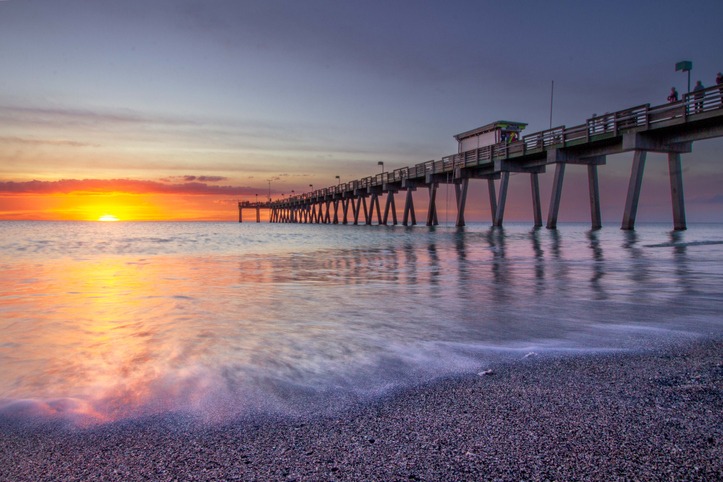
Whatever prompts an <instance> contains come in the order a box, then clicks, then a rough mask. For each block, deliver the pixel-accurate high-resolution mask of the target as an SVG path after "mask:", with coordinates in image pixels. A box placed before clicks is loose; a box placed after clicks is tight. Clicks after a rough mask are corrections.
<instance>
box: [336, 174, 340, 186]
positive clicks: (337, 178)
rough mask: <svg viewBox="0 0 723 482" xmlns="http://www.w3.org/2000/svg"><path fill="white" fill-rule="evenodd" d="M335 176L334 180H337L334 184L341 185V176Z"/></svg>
mask: <svg viewBox="0 0 723 482" xmlns="http://www.w3.org/2000/svg"><path fill="white" fill-rule="evenodd" d="M335 177H336V180H337V181H338V182H337V183H336V185H337V186H341V177H339V176H335Z"/></svg>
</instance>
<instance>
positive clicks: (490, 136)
mask: <svg viewBox="0 0 723 482" xmlns="http://www.w3.org/2000/svg"><path fill="white" fill-rule="evenodd" d="M525 127H527V124H525V123H524V122H510V121H497V122H492V123H491V124H487V125H484V126H482V127H478V128H476V129H472V130H471V131H467V132H462V133H461V134H457V135H456V136H454V138H455V139H457V152H459V153H462V152H466V151H471V150H473V149H479V148H480V147H487V146H491V145H493V144H498V143H500V142H514V141H516V140H519V139H521V137H520V132H521V131H522V130H523V129H524V128H525Z"/></svg>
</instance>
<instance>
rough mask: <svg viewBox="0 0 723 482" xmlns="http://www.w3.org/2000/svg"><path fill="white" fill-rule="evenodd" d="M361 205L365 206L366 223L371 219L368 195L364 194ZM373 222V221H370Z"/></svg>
mask: <svg viewBox="0 0 723 482" xmlns="http://www.w3.org/2000/svg"><path fill="white" fill-rule="evenodd" d="M361 202H362V203H361V205H362V207H363V208H364V223H365V224H366V222H367V221H370V218H369V209H367V198H366V196H362V198H361ZM369 224H371V221H370V222H369Z"/></svg>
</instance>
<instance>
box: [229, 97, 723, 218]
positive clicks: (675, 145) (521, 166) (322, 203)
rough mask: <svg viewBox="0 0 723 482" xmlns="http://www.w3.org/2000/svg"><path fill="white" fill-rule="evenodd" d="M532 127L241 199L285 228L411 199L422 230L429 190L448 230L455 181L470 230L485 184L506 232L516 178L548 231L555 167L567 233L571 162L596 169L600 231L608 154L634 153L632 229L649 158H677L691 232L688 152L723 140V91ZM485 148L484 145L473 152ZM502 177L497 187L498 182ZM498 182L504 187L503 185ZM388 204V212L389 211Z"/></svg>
mask: <svg viewBox="0 0 723 482" xmlns="http://www.w3.org/2000/svg"><path fill="white" fill-rule="evenodd" d="M524 126H525V124H522V123H511V122H505V121H500V122H497V123H493V124H489V125H487V126H484V127H481V128H479V129H475V130H472V131H468V132H466V133H462V134H458V135H457V136H455V138H457V140H458V142H459V152H458V153H457V154H453V155H450V156H446V157H444V158H442V159H441V160H437V161H428V162H424V163H420V164H416V165H414V166H410V167H404V168H401V169H396V170H394V171H391V172H382V173H380V174H377V175H375V176H369V177H365V178H363V179H359V180H356V181H351V182H347V183H339V184H338V185H337V186H331V187H328V188H324V189H318V190H315V191H311V192H307V193H303V194H298V195H294V196H290V197H289V198H286V199H283V200H279V201H269V202H266V203H250V202H247V203H239V222H241V212H242V209H243V208H244V207H248V208H255V209H256V219H257V222H258V220H259V209H260V208H267V209H270V211H271V212H270V221H271V222H277V223H328V224H350V223H351V224H359V223H364V224H367V225H371V224H380V225H386V224H389V223H390V222H391V223H392V224H398V219H397V211H396V205H395V195H396V194H397V193H399V192H401V191H404V192H405V193H406V195H405V198H404V199H405V200H404V210H403V215H402V224H403V225H405V226H408V225H415V224H417V217H416V213H415V209H414V196H413V193H414V192H415V191H416V190H417V189H427V190H428V191H429V206H428V210H427V214H426V224H427V225H428V226H433V225H436V224H438V219H437V190H438V188H439V185H440V184H448V185H450V184H451V185H453V187H454V193H455V201H456V208H457V209H456V220H455V224H456V226H464V225H465V219H464V212H465V204H466V199H467V191H468V187H469V180H470V179H485V180H487V187H488V191H489V198H490V206H491V213H490V214H491V218H492V223H493V225H494V226H502V222H503V219H504V213H505V201H506V198H507V187H508V183H509V178H510V174H511V173H527V174H529V175H530V189H531V191H532V206H531V208H532V214H533V219H534V225H535V226H536V227H539V226H542V208H541V203H540V192H539V180H538V177H539V175H540V174H542V173H545V172H546V169H547V166H550V165H554V166H555V170H554V178H553V187H552V194H551V198H550V203H549V209H548V212H547V228H549V229H555V228H556V227H557V219H558V211H559V207H560V198H561V195H562V186H563V181H564V177H565V169H566V167H567V166H568V165H583V166H586V167H587V173H588V186H589V203H590V216H591V224H592V228H593V229H597V228H600V227H601V226H602V220H601V214H600V191H599V187H598V166H602V165H605V163H606V157H607V156H608V155H613V154H619V153H622V152H630V151H633V152H634V158H633V164H632V170H631V174H630V180H629V184H628V191H627V198H626V202H625V210H624V213H623V220H622V226H621V227H622V229H626V230H631V229H634V227H635V218H636V214H637V209H638V201H639V198H640V188H641V185H642V180H643V172H644V170H645V159H646V155H647V153H648V152H662V153H666V154H667V155H668V168H669V175H670V189H671V197H672V208H673V224H674V229H675V230H683V229H686V219H685V202H684V195H683V170H682V160H681V154H685V153H689V152H691V150H692V144H693V142H694V141H698V140H703V139H710V138H715V137H721V136H723V91H722V90H721V88H720V86H714V87H710V88H708V89H705V90H703V91H696V92H694V93H689V94H685V95H684V96H683V99H682V100H681V101H679V102H673V103H668V104H664V105H660V106H656V107H650V104H645V105H639V106H635V107H631V108H628V109H624V110H620V111H617V112H613V113H607V114H604V115H601V116H595V117H592V118H590V119H587V121H586V122H585V123H584V124H581V125H577V126H574V127H565V126H560V127H555V128H552V129H548V130H545V131H541V132H536V133H533V134H529V135H526V136H524V137H522V138H520V137H519V136H518V134H519V131H520V130H521V129H523V128H524ZM475 143H476V144H477V147H473V148H470V146H473V145H475ZM495 181H497V183H495ZM496 184H497V185H496ZM380 199H381V200H383V202H384V209H383V212H382V209H381V201H380Z"/></svg>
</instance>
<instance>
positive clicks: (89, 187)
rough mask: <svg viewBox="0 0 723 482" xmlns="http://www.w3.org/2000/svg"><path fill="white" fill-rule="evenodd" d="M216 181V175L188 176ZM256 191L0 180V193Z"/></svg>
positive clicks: (155, 184)
mask: <svg viewBox="0 0 723 482" xmlns="http://www.w3.org/2000/svg"><path fill="white" fill-rule="evenodd" d="M189 178H194V179H199V180H207V181H214V182H215V181H216V180H223V179H225V178H222V177H218V176H198V177H196V176H189ZM256 191H258V189H256V188H252V187H248V186H214V185H209V184H207V183H205V182H199V181H193V182H181V183H171V184H168V183H162V182H158V181H144V180H134V179H61V180H58V181H37V180H33V181H0V194H68V193H83V192H85V193H102V192H125V193H130V194H185V195H251V194H253V193H255V192H256Z"/></svg>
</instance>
